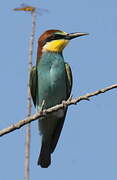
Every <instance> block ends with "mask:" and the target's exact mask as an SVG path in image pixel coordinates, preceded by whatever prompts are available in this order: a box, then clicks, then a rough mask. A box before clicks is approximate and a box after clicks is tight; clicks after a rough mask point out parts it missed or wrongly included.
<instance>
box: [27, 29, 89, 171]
mask: <svg viewBox="0 0 117 180" xmlns="http://www.w3.org/2000/svg"><path fill="white" fill-rule="evenodd" d="M84 35H87V33H79V32H77V33H70V34H69V33H66V32H63V31H60V30H48V31H46V32H44V33H43V34H42V35H41V36H40V38H39V40H38V50H37V61H36V66H34V67H33V68H32V71H31V74H30V91H31V96H32V99H33V103H34V105H35V107H36V109H37V111H39V110H41V107H42V103H43V102H44V105H43V108H44V109H47V108H50V107H52V106H55V105H57V104H60V103H62V101H64V100H67V99H68V98H69V96H70V93H71V89H72V73H71V68H70V66H69V64H68V63H66V62H65V61H64V58H63V54H62V51H63V49H64V48H65V47H66V45H67V44H68V43H69V41H70V40H71V39H74V38H76V37H79V36H84ZM66 112H67V108H64V109H61V110H58V111H57V112H53V113H51V114H49V115H47V116H45V117H42V118H40V119H39V130H40V134H41V136H42V146H41V151H40V156H39V159H38V165H40V166H41V167H44V168H47V167H48V166H49V165H50V164H51V154H52V153H53V152H54V150H55V147H56V145H57V142H58V139H59V136H60V133H61V130H62V127H63V124H64V120H65V116H66Z"/></svg>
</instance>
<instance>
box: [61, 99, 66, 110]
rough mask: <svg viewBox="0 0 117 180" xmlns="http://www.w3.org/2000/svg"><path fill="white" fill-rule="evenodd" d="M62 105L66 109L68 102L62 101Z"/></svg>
mask: <svg viewBox="0 0 117 180" xmlns="http://www.w3.org/2000/svg"><path fill="white" fill-rule="evenodd" d="M62 105H63V107H64V108H65V109H66V107H67V102H66V101H65V100H63V101H62Z"/></svg>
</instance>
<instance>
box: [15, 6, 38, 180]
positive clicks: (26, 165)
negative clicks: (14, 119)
mask: <svg viewBox="0 0 117 180" xmlns="http://www.w3.org/2000/svg"><path fill="white" fill-rule="evenodd" d="M14 10H15V11H28V12H30V13H31V15H32V32H31V36H30V40H29V57H28V97H27V117H30V116H31V108H32V100H31V96H30V87H29V79H30V78H29V77H30V72H31V69H32V56H33V47H34V37H35V29H36V8H35V7H32V6H25V5H21V7H20V8H15V9H14ZM30 135H31V128H30V123H28V124H27V127H26V140H25V160H24V180H29V168H30V139H31V138H30V137H31V136H30Z"/></svg>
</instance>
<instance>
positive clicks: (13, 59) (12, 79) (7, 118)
mask: <svg viewBox="0 0 117 180" xmlns="http://www.w3.org/2000/svg"><path fill="white" fill-rule="evenodd" d="M21 3H27V4H31V5H33V6H38V7H41V8H46V9H48V10H49V13H46V14H45V15H43V16H41V17H38V18H37V29H36V39H35V48H34V49H35V50H34V52H35V53H34V58H33V62H34V63H35V59H36V50H37V39H38V37H39V36H40V34H41V33H42V32H43V31H45V30H47V29H54V28H57V29H60V30H63V31H66V32H77V31H80V32H88V33H90V35H89V36H87V37H81V38H79V39H78V38H77V39H74V40H73V41H72V42H71V43H70V45H69V46H68V47H67V48H66V49H65V51H64V58H65V60H66V61H68V62H69V63H70V65H71V67H72V71H73V77H74V84H73V90H72V94H73V96H74V97H77V96H79V95H83V94H85V93H88V92H93V91H95V90H97V89H100V88H103V87H106V86H108V85H111V84H114V83H117V1H116V0H98V1H96V0H88V1H87V0H82V1H80V0H72V1H68V0H59V1H55V0H50V1H41V0H40V1H39V0H30V1H28V0H25V1H21V0H17V1H16V0H12V1H8V0H4V1H2V2H1V6H0V47H1V51H0V59H1V61H0V82H1V88H0V109H1V111H0V112H1V114H0V129H2V128H5V127H7V126H9V125H10V124H13V123H16V122H17V121H18V120H20V119H23V118H24V117H25V116H26V113H27V110H26V104H27V100H26V97H27V65H28V63H27V62H28V42H29V35H30V32H31V16H30V14H26V13H23V12H14V11H12V9H13V8H15V7H18V6H19V5H20V4H21ZM116 111H117V90H116V89H115V90H112V91H109V92H107V93H105V94H103V95H99V96H97V97H94V98H92V99H91V101H90V102H86V101H82V102H80V103H79V104H78V105H77V106H71V107H70V108H69V111H68V114H67V117H66V121H65V125H64V128H63V131H62V134H61V138H60V140H59V143H58V146H57V148H56V150H55V152H54V154H53V155H52V165H51V166H50V167H49V168H48V169H42V168H40V167H38V166H37V158H38V153H39V149H40V137H39V135H38V128H37V122H33V123H32V125H31V126H32V130H31V131H32V135H31V140H32V141H31V167H30V175H31V178H30V179H31V180H32V179H35V180H39V179H43V180H46V179H48V180H60V179H61V180H62V179H67V180H71V179H77V180H116V179H117V118H116ZM0 140H1V143H0V179H1V180H3V179H4V180H8V179H17V180H21V179H23V168H24V167H23V166H24V164H23V163H24V162H23V160H24V148H25V146H24V145H25V127H23V128H21V129H20V130H17V131H15V132H12V133H10V134H8V135H5V136H3V137H1V139H0Z"/></svg>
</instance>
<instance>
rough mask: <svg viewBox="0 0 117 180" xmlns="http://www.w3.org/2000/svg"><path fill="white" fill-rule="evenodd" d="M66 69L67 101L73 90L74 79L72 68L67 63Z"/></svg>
mask: <svg viewBox="0 0 117 180" xmlns="http://www.w3.org/2000/svg"><path fill="white" fill-rule="evenodd" d="M65 69H66V79H67V81H66V82H67V84H66V86H67V99H68V98H69V97H70V94H71V90H72V84H73V78H72V71H71V68H70V65H69V64H68V63H66V62H65Z"/></svg>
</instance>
